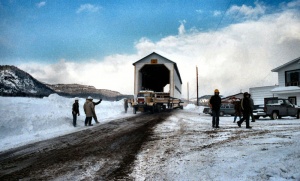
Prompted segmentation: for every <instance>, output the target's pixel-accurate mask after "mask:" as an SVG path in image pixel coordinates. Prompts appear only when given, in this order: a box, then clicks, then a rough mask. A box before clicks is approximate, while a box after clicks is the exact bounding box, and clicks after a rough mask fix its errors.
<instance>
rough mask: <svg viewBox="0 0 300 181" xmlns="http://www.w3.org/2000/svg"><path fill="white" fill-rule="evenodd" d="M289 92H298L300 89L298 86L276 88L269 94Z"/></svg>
mask: <svg viewBox="0 0 300 181" xmlns="http://www.w3.org/2000/svg"><path fill="white" fill-rule="evenodd" d="M284 91H286V92H289V91H297V92H298V91H300V88H299V87H298V86H287V87H276V88H274V89H272V90H271V92H284Z"/></svg>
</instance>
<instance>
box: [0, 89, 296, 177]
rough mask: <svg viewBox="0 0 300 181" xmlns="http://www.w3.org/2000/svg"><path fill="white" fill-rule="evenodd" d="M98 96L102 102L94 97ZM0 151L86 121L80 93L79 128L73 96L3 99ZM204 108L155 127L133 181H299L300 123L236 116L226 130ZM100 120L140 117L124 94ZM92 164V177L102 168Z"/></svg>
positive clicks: (100, 111) (106, 105) (225, 122)
mask: <svg viewBox="0 0 300 181" xmlns="http://www.w3.org/2000/svg"><path fill="white" fill-rule="evenodd" d="M95 101H96V100H95ZM0 102H1V106H0V151H5V150H7V149H10V148H14V147H18V146H21V145H25V144H28V143H32V142H36V141H41V140H45V139H49V138H52V137H56V136H60V135H64V134H68V133H71V132H75V131H81V130H84V129H90V127H85V126H84V119H85V115H84V112H83V108H82V106H83V104H84V102H85V99H80V100H79V104H80V113H81V115H80V116H79V117H78V120H77V124H78V126H77V127H73V125H72V114H71V108H72V104H73V102H74V99H71V98H65V97H61V96H58V95H57V94H52V95H50V96H49V97H44V98H42V99H40V98H21V97H0ZM202 111H203V107H197V106H195V105H192V104H188V105H187V106H186V107H184V109H183V110H176V111H174V113H173V114H172V116H170V117H169V118H168V119H167V120H166V121H164V122H162V123H160V124H158V125H156V126H155V128H154V130H153V131H154V133H153V135H151V136H152V138H151V139H150V141H148V142H146V143H144V144H143V146H142V148H141V150H140V152H139V153H138V154H137V156H136V160H135V161H134V166H133V171H132V173H131V175H130V176H131V177H133V178H134V179H135V180H300V172H299V171H300V149H299V148H300V139H299V137H300V131H299V130H300V121H299V120H298V119H294V118H291V117H287V118H284V119H282V120H269V119H267V118H265V119H260V120H258V121H256V122H255V123H251V126H253V129H245V124H243V125H242V128H238V127H237V125H236V123H233V117H221V118H220V127H221V128H220V129H213V128H212V127H211V116H209V115H205V114H203V113H202ZM96 113H97V115H98V119H99V121H100V124H97V125H96V126H98V125H101V124H103V123H105V122H108V121H110V120H113V119H117V118H123V117H129V116H134V115H133V114H132V110H131V109H130V108H129V110H128V113H127V114H125V113H124V108H123V100H120V101H116V102H108V101H102V103H100V104H99V105H97V106H96ZM101 164H102V162H101V160H99V165H98V167H97V166H96V167H93V169H91V172H90V173H81V174H82V175H81V176H82V178H83V179H84V178H85V175H93V172H96V171H97V170H98V169H99V168H101Z"/></svg>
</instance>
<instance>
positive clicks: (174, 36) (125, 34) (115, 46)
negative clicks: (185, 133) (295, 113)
mask: <svg viewBox="0 0 300 181" xmlns="http://www.w3.org/2000/svg"><path fill="white" fill-rule="evenodd" d="M299 10H300V1H299V0H287V1H277V0H268V1H250V0H182V1H171V0H147V1H134V0H123V1H107V0H105V1H101V0H99V1H93V0H90V1H84V0H73V1H67V0H48V1H35V0H0V55H1V57H0V61H1V64H14V65H17V66H19V67H22V68H24V69H25V70H26V71H28V72H29V73H31V74H32V75H33V76H35V77H37V78H38V79H40V80H43V81H46V82H49V83H72V82H77V81H78V83H86V84H92V85H94V86H96V87H97V88H111V89H117V91H120V90H127V91H125V92H126V93H130V92H133V91H132V88H120V87H114V86H111V85H110V84H108V83H106V84H103V83H101V82H96V81H94V82H93V81H91V80H90V79H91V78H89V76H88V74H84V76H83V75H82V76H81V77H86V79H80V78H78V77H74V76H73V73H72V72H73V71H75V70H73V69H72V66H73V68H74V67H84V66H88V64H99V67H102V69H103V70H101V71H103V72H105V71H106V70H108V69H109V70H111V68H107V67H105V66H104V64H105V65H108V66H111V65H109V63H107V64H106V62H107V61H108V60H110V62H111V63H112V64H115V66H116V65H120V66H121V65H122V66H125V63H127V62H120V60H116V58H115V57H119V58H120V56H122V59H123V60H128V61H129V64H131V66H132V63H133V62H135V61H137V60H139V59H140V58H143V56H146V55H147V54H150V53H152V52H153V51H156V52H158V53H161V54H162V55H163V56H165V57H167V58H169V59H171V60H173V61H175V62H177V61H179V62H178V64H181V62H180V60H185V59H186V60H187V61H189V60H190V59H195V60H194V61H195V62H193V61H191V62H190V63H191V64H193V65H195V64H196V65H199V66H201V65H204V63H206V64H208V61H210V62H211V61H215V60H216V59H218V61H223V60H224V61H225V60H228V61H229V60H230V61H234V62H236V63H237V61H238V60H236V57H238V59H239V60H242V59H243V60H245V61H246V60H248V59H251V60H253V58H254V57H253V56H254V55H255V53H253V52H254V51H255V52H260V50H261V49H260V50H256V48H257V46H262V47H266V50H265V51H263V52H261V53H260V54H259V55H260V56H262V55H264V56H263V58H262V60H261V61H264V62H265V63H264V64H265V66H270V65H271V63H270V62H271V61H275V62H276V63H277V64H280V63H284V62H286V61H288V60H290V59H292V58H296V57H297V56H300V55H299V53H297V50H296V49H295V46H298V45H299V34H297V31H298V29H297V27H295V28H294V29H291V30H286V29H285V30H284V29H282V30H280V28H278V30H274V27H275V29H277V27H282V28H283V27H289V25H290V24H291V25H293V26H295V25H297V23H299V12H300V11H299ZM280 18H281V19H280ZM280 23H283V24H284V25H280ZM260 26H262V29H260ZM271 27H273V29H270V32H272V33H268V32H265V30H266V28H267V29H268V28H271ZM243 28H245V29H243ZM251 29H253V34H251V31H250V30H251ZM259 30H263V31H262V32H260V31H259ZM286 31H288V32H286ZM263 34H264V35H263ZM268 34H269V35H268ZM265 35H267V36H270V37H271V38H270V39H268V40H267V39H266V40H264V41H261V42H259V43H258V44H255V42H252V41H253V38H250V37H251V36H255V37H260V36H261V37H266V36H265ZM245 36H246V38H245ZM278 36H282V38H281V40H284V41H283V42H281V43H280V46H279V45H278V46H276V47H277V49H276V47H275V48H274V50H271V51H272V52H273V51H274V53H273V54H272V53H270V52H269V51H270V50H268V49H269V48H270V46H271V45H273V44H274V42H276V41H279V40H275V39H276V37H277V38H278ZM285 37H289V41H287V39H286V38H285ZM197 38H199V39H198V40H197V41H198V43H197V42H194V40H195V39H197ZM262 39H263V38H260V40H262ZM290 39H292V40H290ZM216 40H217V42H216V43H217V44H215V45H213V42H215V41H216ZM204 42H207V43H204ZM250 42H251V44H250ZM222 43H223V44H224V45H225V46H221V44H222ZM237 43H242V44H240V45H239V52H244V53H245V54H244V55H241V56H237V55H235V54H234V53H230V52H232V51H236V48H237V45H236V44H237ZM272 43H273V44H272ZM173 45H176V46H178V47H176V48H174V47H172V46H173ZM216 46H220V47H218V48H220V49H222V52H220V54H217V53H216V52H215V53H211V54H209V53H207V52H208V51H207V50H212V49H214V48H216ZM209 47H210V48H209ZM226 47H231V48H229V49H227V48H226ZM287 47H291V48H290V49H289V48H287ZM180 48H182V49H184V51H182V52H180V51H179V50H178V49H180ZM199 48H200V49H203V50H206V51H205V52H204V51H203V52H202V53H201V54H197V53H196V52H197V49H199ZM278 49H280V51H284V52H283V53H282V54H280V56H277V53H276V52H275V51H277V52H278ZM285 49H287V50H285ZM252 50H253V51H252ZM298 50H299V49H298ZM178 52H180V53H178ZM253 54H254V55H253ZM266 54H268V56H266ZM269 54H270V55H269ZM191 55H194V57H192V58H191ZM213 56H215V57H213ZM243 56H245V57H243ZM273 57H277V60H274V58H273ZM197 60H198V62H197ZM204 60H205V61H206V62H204ZM216 61H217V60H216ZM248 62H249V60H248ZM185 63H186V61H185ZM219 63H220V62H219ZM61 64H63V66H61ZM100 64H101V65H100ZM182 64H183V63H182ZM44 65H46V67H45V66H44ZM236 65H237V67H238V66H239V63H238V64H236ZM185 66H186V65H184V64H183V66H182V67H183V68H182V69H183V72H181V74H183V75H182V77H183V78H186V79H185V82H187V81H193V80H190V79H192V78H191V76H190V75H188V73H185V72H184V70H186V69H188V68H186V67H185ZM278 66H279V65H278ZM55 67H65V70H61V72H62V73H61V74H63V72H64V73H66V74H68V75H67V76H65V77H64V78H62V77H58V76H57V77H56V78H55V79H54V78H53V72H55V71H54V70H53V69H54V68H55ZM115 68H116V67H115ZM268 68H269V69H268V70H267V72H268V73H269V71H270V69H271V68H273V67H268ZM99 69H101V68H99ZM66 70H68V71H66ZM112 70H113V68H112ZM179 70H181V67H180V66H179ZM82 72H85V70H82ZM112 72H113V71H112ZM204 72H205V71H204ZM51 73H52V74H51ZM61 74H60V73H58V74H57V75H61ZM115 76H116V77H117V76H120V74H118V75H115ZM200 76H203V77H206V75H205V74H204V73H203V75H200ZM263 76H267V75H263ZM54 77H55V76H54ZM66 77H69V78H66ZM131 77H132V78H130V77H128V79H130V82H132V79H133V75H131ZM221 77H224V76H221ZM267 77H268V76H267ZM273 82H274V81H273ZM273 82H272V83H273ZM270 83H271V82H270ZM253 84H254V83H253ZM100 85H101V86H100ZM104 85H105V86H104ZM247 86H248V87H249V85H247ZM247 86H246V85H243V86H241V87H239V88H237V89H246V87H247ZM131 87H132V86H131ZM207 89H210V88H207Z"/></svg>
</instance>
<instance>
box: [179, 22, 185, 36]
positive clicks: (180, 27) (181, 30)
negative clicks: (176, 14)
mask: <svg viewBox="0 0 300 181" xmlns="http://www.w3.org/2000/svg"><path fill="white" fill-rule="evenodd" d="M185 23H186V21H185V20H183V21H180V26H179V28H178V34H179V35H183V34H184V33H185V28H184V24H185Z"/></svg>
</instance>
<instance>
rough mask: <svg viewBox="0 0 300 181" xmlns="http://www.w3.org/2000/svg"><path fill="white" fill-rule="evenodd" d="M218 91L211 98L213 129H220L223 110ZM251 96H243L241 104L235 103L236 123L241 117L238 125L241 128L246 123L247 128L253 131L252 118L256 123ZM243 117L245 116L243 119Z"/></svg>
mask: <svg viewBox="0 0 300 181" xmlns="http://www.w3.org/2000/svg"><path fill="white" fill-rule="evenodd" d="M219 94H220V92H219V90H218V89H215V91H214V95H213V96H212V97H211V98H210V100H209V104H210V107H211V109H212V127H213V128H219V121H220V118H219V117H220V108H221V97H220V95H219ZM250 97H251V95H250V94H249V93H248V92H245V93H244V94H243V99H241V101H240V102H235V106H234V108H235V116H234V121H233V122H234V123H235V121H236V118H237V116H239V118H240V120H239V121H237V125H238V126H239V127H241V125H242V123H243V122H244V121H246V128H247V129H251V128H252V127H251V126H250V122H249V121H250V116H251V118H252V122H255V119H254V116H253V100H252V99H251V98H250ZM241 116H243V117H242V118H241Z"/></svg>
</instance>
